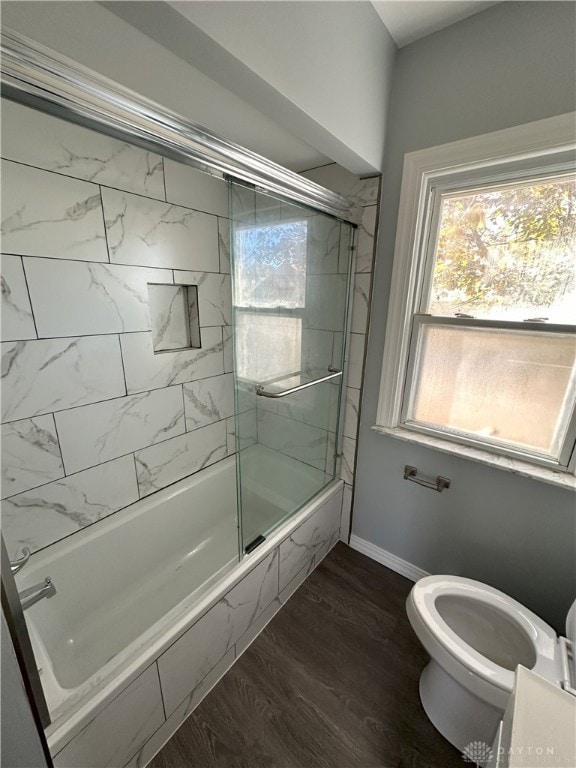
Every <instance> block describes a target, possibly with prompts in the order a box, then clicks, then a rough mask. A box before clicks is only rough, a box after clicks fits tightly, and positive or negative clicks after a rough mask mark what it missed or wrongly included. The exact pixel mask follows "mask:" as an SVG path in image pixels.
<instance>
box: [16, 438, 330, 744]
mask: <svg viewBox="0 0 576 768" xmlns="http://www.w3.org/2000/svg"><path fill="white" fill-rule="evenodd" d="M244 454H245V455H244V456H243V470H244V472H243V477H244V478H245V482H246V484H247V492H246V494H245V505H248V506H249V507H250V510H251V515H252V519H251V523H250V524H251V525H253V526H255V530H256V528H257V520H256V518H257V517H258V516H259V515H262V516H263V523H264V522H265V520H267V519H268V518H269V515H270V509H271V508H272V507H274V508H275V509H276V510H277V511H278V512H279V517H280V518H281V517H282V516H285V515H286V514H289V512H290V511H291V510H293V509H294V508H295V506H298V505H299V504H300V502H302V501H304V500H305V499H307V498H309V497H310V495H311V494H313V493H314V492H315V491H318V490H319V489H320V488H322V487H324V490H323V491H322V493H320V494H319V495H318V497H317V499H315V500H312V502H310V503H309V504H307V505H306V507H305V508H304V509H301V510H300V511H299V512H298V513H297V514H296V515H293V516H292V517H290V519H289V520H288V522H286V523H284V524H283V525H281V526H279V527H278V528H276V529H275V530H274V531H273V532H272V534H271V535H270V536H269V537H268V539H267V540H266V542H265V543H264V544H262V545H261V546H260V547H258V548H257V549H256V550H255V551H254V552H253V553H251V554H250V555H248V556H244V557H243V558H242V559H240V558H239V555H238V521H237V501H236V467H235V463H236V462H235V457H230V458H227V459H224V460H223V461H221V462H219V463H217V464H215V465H214V466H212V467H209V468H207V469H205V470H203V471H201V472H200V473H197V474H196V475H193V476H191V477H190V478H186V479H185V480H182V481H180V482H178V483H176V484H174V485H173V486H170V488H168V489H165V490H163V491H159V492H158V493H156V494H154V495H153V496H151V497H150V498H147V499H143V500H141V501H139V502H137V503H136V504H134V505H132V506H131V507H128V508H126V509H124V510H122V511H121V512H118V513H116V514H114V515H111V516H110V517H109V518H107V519H106V520H103V521H100V522H99V523H97V524H95V525H92V526H90V527H89V528H87V529H85V530H83V531H80V532H78V533H76V534H74V535H73V536H71V537H69V538H68V539H65V540H63V541H61V542H58V543H56V544H54V545H52V546H50V547H48V548H47V549H46V550H43V551H41V552H38V553H36V554H35V555H33V556H32V557H31V559H30V562H29V563H28V564H27V565H26V567H25V568H24V569H22V571H21V572H20V573H19V574H18V575H17V577H16V581H17V586H18V589H19V591H22V590H23V589H26V588H27V587H30V586H32V585H34V584H37V583H40V582H42V581H43V580H44V578H45V577H46V576H49V577H50V578H51V579H52V581H53V583H54V586H55V587H56V594H55V595H54V596H53V597H51V598H49V599H42V600H40V601H39V602H38V603H36V604H35V605H33V606H31V607H30V608H29V609H28V610H27V611H26V612H25V617H26V623H27V625H28V629H29V633H30V637H31V641H32V646H33V649H34V653H35V658H36V661H37V664H38V666H39V669H40V678H41V681H42V687H43V690H44V693H45V696H46V700H47V704H48V709H49V711H50V714H51V718H52V725H51V726H49V728H48V731H47V734H48V741H49V745H50V747H51V750H52V752H53V754H54V753H55V752H56V751H58V749H60V748H61V747H62V746H63V745H64V744H66V743H67V742H68V741H70V739H71V738H72V737H73V736H74V735H75V734H76V733H78V732H79V731H80V730H81V729H82V728H83V727H84V725H85V724H86V723H87V722H90V719H91V718H92V717H94V716H95V715H96V714H98V712H99V711H101V710H102V709H103V708H104V707H105V706H106V705H107V702H109V701H110V700H111V699H113V698H114V696H115V692H116V691H117V690H119V689H120V688H119V686H120V687H121V686H125V685H126V684H128V683H130V681H131V680H134V679H136V678H137V676H138V675H139V674H140V673H141V672H142V670H143V669H145V668H146V667H147V666H149V665H150V663H151V662H154V660H155V659H158V658H159V657H160V655H161V654H162V653H163V652H164V651H166V649H168V648H170V646H171V645H172V644H173V643H174V642H175V640H177V639H178V638H179V637H180V636H182V635H183V634H184V633H185V632H186V631H187V629H188V628H190V627H191V626H192V625H193V624H194V622H196V621H197V620H198V619H199V617H201V616H203V614H205V613H206V612H207V611H209V609H210V608H211V607H212V606H214V605H215V604H216V603H217V602H218V601H219V600H220V599H221V598H222V596H223V595H225V594H226V593H227V591H228V590H230V589H231V587H233V586H234V585H235V584H236V583H238V582H239V580H240V579H242V578H243V577H245V575H246V574H248V573H249V572H250V571H251V569H254V568H255V567H256V566H257V565H258V563H260V562H261V561H262V560H263V559H264V558H266V557H267V556H269V555H270V552H271V551H272V550H273V549H274V547H278V548H279V544H280V543H281V542H282V541H283V540H286V539H287V537H289V536H290V534H291V533H292V532H293V531H294V530H295V528H297V527H298V526H301V525H302V523H303V521H305V520H306V519H307V518H308V517H309V516H310V515H313V514H314V512H315V510H316V509H317V505H318V503H319V502H320V503H321V502H322V500H323V499H325V498H328V497H327V496H326V494H328V496H330V494H332V495H333V494H334V491H335V490H336V489H337V488H339V487H340V486H341V481H334V482H333V483H332V484H331V485H329V486H328V487H327V488H326V487H325V481H326V476H325V475H324V474H323V473H321V472H319V471H318V470H316V469H314V468H312V467H307V466H306V465H304V464H301V463H300V462H296V461H295V460H293V459H289V458H288V457H286V456H283V455H280V454H277V453H276V452H275V451H271V450H269V449H266V448H263V447H262V446H253V448H250V449H248V450H247V451H246V452H244ZM287 461H288V463H289V464H290V467H291V472H292V474H290V473H288V475H290V476H291V477H292V482H291V483H286V481H285V478H286V476H287V473H286V465H287ZM256 467H257V468H258V471H256ZM260 473H261V474H260ZM294 473H296V475H297V481H296V482H294ZM259 476H260V477H262V476H264V477H266V478H268V479H269V478H271V477H275V478H276V482H275V483H272V485H273V487H274V491H270V487H268V488H259V487H258V477H259ZM295 493H296V494H297V497H295V496H294V494H295ZM298 496H299V497H300V498H298ZM284 513H285V514H284ZM338 514H339V512H338ZM334 526H335V523H334V524H333V525H332V528H331V531H332V534H331V535H332V539H333V538H334V537H333V533H334V531H335V527H334ZM277 559H279V558H277ZM278 581H279V577H278Z"/></svg>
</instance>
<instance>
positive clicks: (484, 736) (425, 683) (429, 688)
mask: <svg viewBox="0 0 576 768" xmlns="http://www.w3.org/2000/svg"><path fill="white" fill-rule="evenodd" d="M420 700H421V701H422V706H423V707H424V711H425V712H426V714H427V715H428V718H429V720H430V721H431V723H432V725H433V726H434V727H435V728H436V730H437V731H439V732H440V733H441V734H442V736H444V738H445V739H446V740H447V741H449V742H450V744H452V745H453V746H454V747H456V749H458V750H460V752H463V751H464V749H465V748H466V747H467V746H468V745H469V744H471V743H472V742H482V743H483V744H486V745H487V746H488V747H491V746H492V744H493V742H494V738H495V736H496V731H497V729H498V725H499V723H500V720H501V719H502V717H503V715H504V711H503V710H501V709H498V708H496V707H493V706H492V705H491V704H487V703H486V702H484V701H482V700H481V699H478V698H477V697H476V696H474V695H473V694H471V693H470V692H469V691H467V690H466V688H464V687H463V686H461V685H460V683H457V682H456V680H454V679H453V678H452V677H450V675H448V674H447V673H446V672H445V671H444V670H443V669H442V667H441V666H440V665H439V664H438V663H437V662H436V661H434V659H432V660H431V661H430V662H429V663H428V664H427V666H426V667H425V668H424V670H423V671H422V674H421V675H420Z"/></svg>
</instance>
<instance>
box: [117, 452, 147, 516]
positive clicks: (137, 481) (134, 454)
mask: <svg viewBox="0 0 576 768" xmlns="http://www.w3.org/2000/svg"><path fill="white" fill-rule="evenodd" d="M132 459H133V461H134V472H135V475H136V491H137V493H138V499H142V498H143V497H142V496H141V494H140V480H138V466H137V464H136V451H132ZM118 511H120V510H118Z"/></svg>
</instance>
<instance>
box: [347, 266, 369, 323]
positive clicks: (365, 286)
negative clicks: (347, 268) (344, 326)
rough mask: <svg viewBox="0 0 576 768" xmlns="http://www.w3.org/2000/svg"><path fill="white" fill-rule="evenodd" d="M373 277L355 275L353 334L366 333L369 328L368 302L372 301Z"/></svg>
mask: <svg viewBox="0 0 576 768" xmlns="http://www.w3.org/2000/svg"><path fill="white" fill-rule="evenodd" d="M370 280H371V275H361V274H356V275H354V282H353V291H354V303H353V305H352V323H351V331H352V333H366V331H367V326H368V302H369V299H370Z"/></svg>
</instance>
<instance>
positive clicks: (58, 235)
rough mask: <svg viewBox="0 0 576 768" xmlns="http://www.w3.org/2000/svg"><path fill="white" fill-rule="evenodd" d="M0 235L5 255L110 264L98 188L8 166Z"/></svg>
mask: <svg viewBox="0 0 576 768" xmlns="http://www.w3.org/2000/svg"><path fill="white" fill-rule="evenodd" d="M1 232H2V248H3V250H4V252H5V253H12V254H20V255H21V256H46V257H49V258H54V259H76V260H79V261H108V251H107V248H106V237H105V234H104V222H103V220H102V204H101V200H100V190H99V188H98V186H97V185H96V184H89V183H88V182H86V181H78V180H77V179H70V178H67V177H66V176H59V175H58V174H56V173H50V172H48V171H39V170H37V169H36V168H29V167H28V166H25V165H19V164H18V163H12V162H10V161H8V160H3V161H2V224H1Z"/></svg>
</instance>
